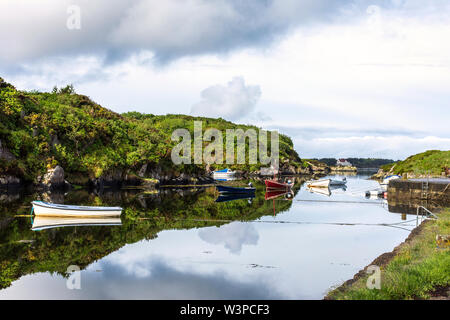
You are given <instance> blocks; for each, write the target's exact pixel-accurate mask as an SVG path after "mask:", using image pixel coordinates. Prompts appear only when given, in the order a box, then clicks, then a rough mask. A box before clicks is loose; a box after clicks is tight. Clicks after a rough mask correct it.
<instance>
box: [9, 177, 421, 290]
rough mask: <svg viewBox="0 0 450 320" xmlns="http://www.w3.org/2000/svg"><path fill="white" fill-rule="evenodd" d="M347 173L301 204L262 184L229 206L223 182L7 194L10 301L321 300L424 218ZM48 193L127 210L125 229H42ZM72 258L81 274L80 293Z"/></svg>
mask: <svg viewBox="0 0 450 320" xmlns="http://www.w3.org/2000/svg"><path fill="white" fill-rule="evenodd" d="M347 179H348V183H347V189H346V190H343V189H336V190H332V194H331V195H324V194H318V193H314V192H310V191H309V190H307V189H306V187H305V186H303V185H302V182H301V181H297V183H296V188H295V195H294V198H293V199H291V200H289V199H287V198H286V197H285V196H283V195H282V196H280V197H279V198H276V199H275V200H265V191H264V187H263V185H262V184H260V183H256V182H254V184H256V186H257V192H256V198H254V199H238V200H234V201H228V202H220V203H217V202H215V200H216V198H217V194H216V193H215V191H214V189H207V190H206V191H205V190H191V191H179V192H176V191H175V192H174V191H164V192H160V193H159V194H150V193H140V192H139V190H126V191H122V192H104V193H102V194H100V195H99V194H89V193H88V192H87V191H73V192H70V193H69V194H67V195H51V196H50V197H49V195H28V196H27V195H25V196H23V195H3V196H0V206H1V207H0V208H1V213H0V259H1V260H0V265H1V274H0V299H28V298H39V299H46V298H51V299H91V298H92V299H94V298H95V299H116V298H120V299H321V298H323V296H324V295H325V294H326V293H327V291H328V290H329V289H330V288H331V287H333V286H337V285H339V284H341V283H342V282H344V281H346V280H348V279H350V278H352V277H353V275H354V274H355V273H356V272H358V271H359V270H360V269H362V268H363V267H365V266H366V265H368V264H369V263H370V262H371V261H373V260H374V259H375V258H376V257H377V256H379V255H380V254H382V253H384V252H386V251H391V250H392V249H393V248H394V247H395V246H396V245H398V244H399V243H401V242H402V241H403V240H404V239H405V238H406V237H407V236H408V234H409V232H410V230H412V229H413V228H414V227H415V225H416V221H415V216H414V215H401V214H398V213H391V212H389V211H388V208H387V205H386V203H384V202H383V200H381V199H380V200H369V199H366V198H365V197H364V192H365V191H366V190H369V189H374V188H377V187H378V183H377V182H375V181H370V180H366V179H367V176H363V175H357V176H347ZM244 183H246V181H242V182H239V181H237V182H236V181H235V182H233V184H241V185H242V184H244ZM37 197H40V198H41V199H43V200H51V201H54V202H59V203H67V204H80V205H88V204H89V205H121V206H122V207H123V208H124V214H123V216H122V221H121V225H119V226H117V225H116V226H80V225H78V226H66V227H58V228H51V229H46V230H41V231H33V230H31V227H32V221H31V219H30V217H29V216H27V214H28V213H29V210H30V207H29V202H30V201H31V200H34V199H36V198H37ZM33 223H35V226H36V225H37V224H38V223H45V221H44V222H42V221H37V220H36V221H33ZM52 223H58V222H54V221H53V222H52ZM80 223H82V222H80ZM69 265H78V266H80V267H81V269H82V271H81V277H80V279H81V289H79V290H76V289H75V290H69V289H68V288H67V285H66V283H67V281H68V276H69V274H67V272H66V270H67V267H68V266H69Z"/></svg>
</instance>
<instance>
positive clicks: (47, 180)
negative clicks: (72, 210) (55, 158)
mask: <svg viewBox="0 0 450 320" xmlns="http://www.w3.org/2000/svg"><path fill="white" fill-rule="evenodd" d="M42 183H43V184H45V185H47V186H48V187H52V188H54V187H58V186H63V185H64V184H65V180H64V169H63V168H62V167H61V166H59V165H57V166H56V167H55V168H54V169H49V170H48V171H47V173H46V174H45V175H44V177H43V178H42Z"/></svg>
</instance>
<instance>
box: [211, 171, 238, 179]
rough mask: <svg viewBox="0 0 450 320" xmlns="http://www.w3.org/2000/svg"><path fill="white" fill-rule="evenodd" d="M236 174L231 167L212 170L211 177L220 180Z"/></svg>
mask: <svg viewBox="0 0 450 320" xmlns="http://www.w3.org/2000/svg"><path fill="white" fill-rule="evenodd" d="M235 174H236V171H232V170H231V169H223V170H218V171H213V179H216V180H222V179H227V180H228V179H230V178H233V177H234V175H235Z"/></svg>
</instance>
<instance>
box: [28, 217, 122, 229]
mask: <svg viewBox="0 0 450 320" xmlns="http://www.w3.org/2000/svg"><path fill="white" fill-rule="evenodd" d="M120 225H122V221H121V220H120V217H100V218H98V217H84V218H83V217H45V216H36V217H34V219H33V225H32V227H31V230H33V231H41V230H45V229H52V228H62V227H92V226H120Z"/></svg>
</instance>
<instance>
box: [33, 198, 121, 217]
mask: <svg viewBox="0 0 450 320" xmlns="http://www.w3.org/2000/svg"><path fill="white" fill-rule="evenodd" d="M31 204H32V205H33V212H34V214H35V215H36V216H47V217H114V216H120V215H121V213H122V208H120V207H87V206H71V205H64V204H54V203H47V202H43V201H32V202H31Z"/></svg>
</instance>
